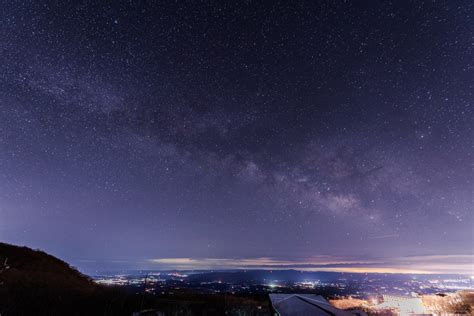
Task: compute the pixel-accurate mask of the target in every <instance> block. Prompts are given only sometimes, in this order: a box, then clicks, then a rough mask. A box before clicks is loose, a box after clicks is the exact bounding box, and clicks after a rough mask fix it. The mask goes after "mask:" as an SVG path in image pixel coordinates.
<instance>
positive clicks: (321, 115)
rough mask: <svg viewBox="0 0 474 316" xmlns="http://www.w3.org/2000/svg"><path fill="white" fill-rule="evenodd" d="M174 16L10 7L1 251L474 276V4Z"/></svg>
mask: <svg viewBox="0 0 474 316" xmlns="http://www.w3.org/2000/svg"><path fill="white" fill-rule="evenodd" d="M167 2H168V1H167ZM167 2H163V3H160V2H153V3H148V2H147V3H145V2H116V1H112V2H109V3H106V2H102V1H100V2H99V3H96V4H93V3H88V2H87V1H85V2H78V1H72V2H68V1H64V2H61V3H59V4H56V5H52V4H48V3H40V2H39V1H20V2H16V1H12V2H9V3H5V4H3V5H2V10H1V13H0V26H1V27H0V51H1V54H0V59H1V60H0V61H1V62H0V68H1V69H0V238H1V240H3V241H6V242H11V243H15V244H21V245H28V246H31V247H34V248H41V249H44V250H46V251H48V252H50V253H52V254H54V255H57V256H59V257H61V258H63V259H65V260H67V261H69V262H71V263H72V264H74V265H76V266H78V267H79V268H80V269H82V270H84V271H88V272H90V271H94V270H95V269H109V268H111V269H115V268H117V269H118V268H124V267H127V268H130V267H131V268H141V267H152V268H153V267H156V268H163V267H164V266H166V267H168V266H171V267H177V266H183V264H184V265H196V266H200V267H202V266H206V265H209V266H213V267H215V266H219V264H218V263H221V265H222V266H223V267H229V266H252V265H256V266H258V265H259V264H264V265H276V266H278V265H286V266H290V265H291V266H293V265H297V264H301V263H304V264H306V265H309V268H311V267H314V268H318V267H321V266H320V265H329V267H328V268H331V267H332V268H338V267H340V266H341V265H342V266H343V267H344V268H347V269H349V270H350V269H355V268H360V267H363V268H367V269H374V270H376V269H379V270H380V271H382V269H399V270H400V271H402V270H403V271H408V270H417V271H443V272H444V271H451V272H469V270H470V269H471V270H472V263H473V254H474V250H473V244H474V243H473V241H474V240H473V239H474V236H473V225H474V218H473V188H474V187H473V176H474V174H473V169H472V166H473V165H472V162H473V156H472V153H473V136H474V135H473V131H472V126H473V123H474V115H473V112H472V102H473V100H474V97H473V91H474V89H473V63H472V62H473V54H472V48H473V42H472V38H473V33H474V32H473V23H472V19H473V16H472V15H473V5H472V3H471V1H456V2H454V1H449V2H448V1H436V2H434V1H413V2H406V1H393V2H389V1H387V2H383V3H374V2H373V1H365V2H363V1H360V2H359V1H348V2H342V1H341V2H334V1H307V2H306V1H299V2H297V3H291V2H284V1H281V2H277V1H268V2H265V1H241V2H236V3H230V2H229V3H221V2H220V1H215V2H186V1H183V2H180V1H178V2H177V3H175V2H173V3H167ZM176 258H178V259H176ZM183 258H186V259H183ZM217 259H222V261H218V260H217ZM216 260H217V261H216ZM331 265H334V266H331ZM325 267H327V266H325Z"/></svg>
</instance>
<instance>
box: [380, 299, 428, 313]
mask: <svg viewBox="0 0 474 316" xmlns="http://www.w3.org/2000/svg"><path fill="white" fill-rule="evenodd" d="M376 307H377V308H378V309H398V311H399V312H400V315H412V314H424V313H425V308H424V306H423V302H422V300H421V297H413V296H406V297H405V296H396V295H383V303H380V304H378V305H377V306H376Z"/></svg>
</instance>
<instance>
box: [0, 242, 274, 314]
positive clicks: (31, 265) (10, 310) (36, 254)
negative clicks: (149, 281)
mask: <svg viewBox="0 0 474 316" xmlns="http://www.w3.org/2000/svg"><path fill="white" fill-rule="evenodd" d="M265 304H268V302H267V301H266V300H264V301H263V302H262V299H261V298H259V299H255V298H251V297H237V296H229V295H226V294H212V295H205V294H196V293H193V292H188V291H182V292H180V293H175V295H173V297H156V296H152V295H145V296H144V295H143V291H142V290H141V289H140V288H138V289H137V290H136V291H134V292H133V293H130V292H126V291H125V290H124V289H123V288H111V287H104V286H100V285H98V284H95V283H94V282H92V280H91V279H90V278H89V277H87V276H85V275H83V274H81V273H80V272H79V271H77V270H76V269H74V268H72V267H71V266H69V265H68V264H67V263H66V262H64V261H61V260H59V259H57V258H55V257H53V256H51V255H48V254H47V253H45V252H42V251H39V250H32V249H30V248H27V247H18V246H13V245H8V244H5V243H0V315H1V316H11V315H48V316H49V315H128V316H131V315H132V313H133V312H136V311H140V310H146V309H151V310H154V311H159V312H161V314H160V313H155V314H153V315H267V313H268V306H266V305H265ZM261 305H263V306H261ZM257 307H258V308H257ZM262 307H263V308H262ZM150 315H152V314H150Z"/></svg>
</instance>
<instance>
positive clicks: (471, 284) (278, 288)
mask: <svg viewBox="0 0 474 316" xmlns="http://www.w3.org/2000/svg"><path fill="white" fill-rule="evenodd" d="M94 280H95V282H97V283H99V284H104V285H109V286H120V287H123V288H126V289H127V290H129V291H130V292H132V293H134V294H140V293H143V294H145V293H146V294H147V295H152V296H158V297H160V296H162V297H167V298H172V297H173V296H174V295H177V294H179V293H183V292H193V293H201V294H226V295H236V296H252V295H253V296H266V295H267V294H269V293H304V294H318V295H323V296H324V297H326V298H327V299H328V300H329V301H330V302H331V304H333V305H334V306H337V307H339V308H342V309H347V308H348V307H349V308H351V307H352V308H355V307H357V308H360V309H361V310H362V309H363V310H365V311H370V312H372V313H375V314H377V313H381V312H387V311H389V312H391V313H394V314H402V315H408V314H414V313H416V314H420V313H422V314H423V313H429V314H436V313H437V312H439V311H440V309H442V307H440V306H436V302H432V301H433V299H434V298H435V299H443V300H445V301H448V302H449V304H460V303H461V302H460V300H462V299H465V298H463V297H462V295H469V297H471V298H472V296H473V295H474V279H473V278H472V277H470V276H464V275H404V274H357V273H337V272H301V271H295V270H283V271H263V270H253V271H252V270H250V271H215V272H214V271H181V272H177V271H162V272H152V271H131V272H127V273H123V274H116V275H115V274H106V273H105V274H102V275H98V276H96V277H95V279H94ZM460 293H461V294H460ZM460 295H461V296H460ZM438 305H439V303H438ZM369 314H370V313H369Z"/></svg>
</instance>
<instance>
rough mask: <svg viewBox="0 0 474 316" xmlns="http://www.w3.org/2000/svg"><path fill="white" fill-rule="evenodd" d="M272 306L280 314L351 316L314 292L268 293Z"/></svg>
mask: <svg viewBox="0 0 474 316" xmlns="http://www.w3.org/2000/svg"><path fill="white" fill-rule="evenodd" d="M269 296H270V301H271V303H272V307H273V309H274V310H275V312H276V313H277V315H280V316H331V315H332V316H339V315H340V316H353V315H354V314H352V313H350V312H346V311H344V310H341V309H338V308H336V307H334V306H332V305H331V304H329V302H328V301H327V300H326V299H325V298H324V297H322V296H321V295H316V294H276V293H275V294H270V295H269Z"/></svg>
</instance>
